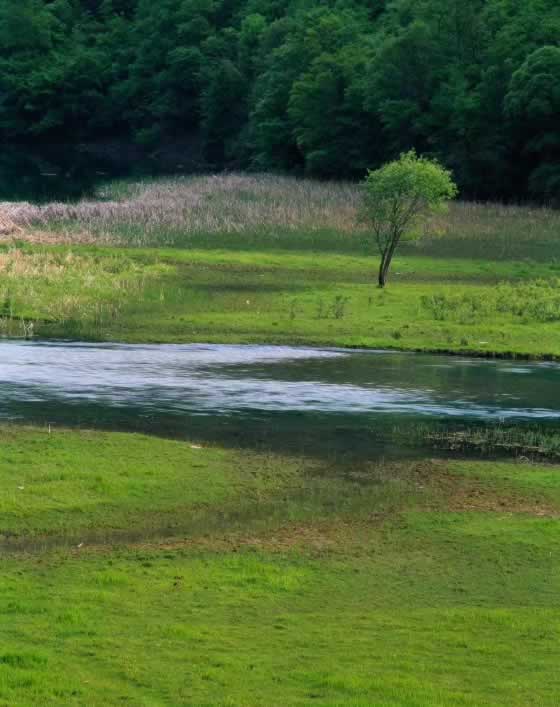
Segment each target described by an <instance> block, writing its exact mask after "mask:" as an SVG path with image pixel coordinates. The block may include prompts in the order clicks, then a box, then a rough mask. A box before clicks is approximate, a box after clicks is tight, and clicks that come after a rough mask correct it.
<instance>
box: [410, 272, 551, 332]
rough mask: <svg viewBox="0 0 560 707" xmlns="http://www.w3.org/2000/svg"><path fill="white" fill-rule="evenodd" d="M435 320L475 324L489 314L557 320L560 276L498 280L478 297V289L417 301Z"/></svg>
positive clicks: (442, 293)
mask: <svg viewBox="0 0 560 707" xmlns="http://www.w3.org/2000/svg"><path fill="white" fill-rule="evenodd" d="M420 303H421V306H422V308H423V309H424V310H426V311H427V312H429V313H430V315H431V316H432V318H433V319H435V320H437V321H456V322H458V323H460V324H474V323H476V322H479V321H481V320H482V319H484V318H487V317H489V316H495V315H497V314H509V315H511V316H512V317H515V318H517V319H519V320H521V322H523V323H530V322H541V323H545V322H556V321H560V279H559V278H551V279H549V280H532V281H529V282H523V283H514V284H512V283H507V282H504V283H501V284H499V285H498V286H497V287H495V288H493V289H492V290H489V291H487V292H486V293H485V295H484V297H481V296H480V294H479V293H477V292H459V293H447V292H436V293H434V294H431V295H424V296H423V297H422V298H421V300H420Z"/></svg>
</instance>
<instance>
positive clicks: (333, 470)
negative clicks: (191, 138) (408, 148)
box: [0, 174, 560, 707]
mask: <svg viewBox="0 0 560 707" xmlns="http://www.w3.org/2000/svg"><path fill="white" fill-rule="evenodd" d="M359 205H360V195H359V189H358V188H357V187H356V186H355V185H352V184H331V183H320V182H313V181H310V180H296V179H288V178H281V177H273V176H263V175H257V176H247V175H235V174H230V175H222V176H215V177H210V176H205V177H193V178H182V179H162V180H152V181H149V182H114V183H111V184H107V185H105V186H103V187H102V188H100V189H99V190H98V193H97V194H96V195H95V196H94V197H92V198H88V199H84V200H82V201H80V202H78V203H73V204H70V203H51V204H44V205H34V204H28V203H9V204H0V239H1V242H0V335H2V336H22V337H27V338H31V337H62V338H71V339H82V340H120V341H126V342H219V343H234V342H246V343H278V344H315V345H330V346H354V347H383V348H396V349H409V350H415V349H418V350H432V351H450V352H468V353H472V354H477V355H488V356H494V355H500V356H512V357H524V356H526V357H534V358H544V357H547V358H560V329H559V326H558V325H559V322H560V240H559V239H558V230H559V227H560V213H559V212H558V211H553V210H548V209H538V208H528V207H516V206H501V205H492V204H486V205H481V204H466V203H456V204H454V205H453V206H452V207H451V209H450V211H449V213H448V214H446V215H444V216H440V217H438V220H437V222H434V223H432V224H431V226H430V231H429V233H428V235H427V237H426V238H425V239H424V240H423V241H422V242H421V243H419V244H418V245H416V246H411V245H408V246H406V247H404V248H403V249H402V250H401V251H400V252H399V254H398V256H397V257H396V259H395V262H394V266H393V270H392V274H391V277H390V281H389V285H388V287H387V288H386V289H385V290H383V291H382V290H379V289H378V288H377V287H376V286H375V282H376V280H375V275H376V268H377V256H376V254H375V252H374V251H373V250H372V248H371V245H370V244H368V240H369V235H368V233H367V232H366V231H365V230H364V229H363V227H362V226H360V224H359V219H358V212H359ZM2 233H3V235H2ZM430 234H431V235H430ZM416 432H417V434H418V435H419V437H420V438H421V441H423V442H426V440H427V439H429V440H431V442H430V443H431V444H433V446H434V447H435V448H438V451H437V452H433V454H434V455H437V456H436V458H431V457H429V456H427V455H424V456H422V455H421V454H420V453H418V458H417V459H408V460H406V461H400V462H398V461H391V462H387V461H382V460H375V459H373V458H372V459H368V458H367V457H365V458H364V456H363V455H362V456H360V457H358V456H357V455H352V456H351V457H350V456H348V458H347V459H346V458H340V456H339V457H337V458H336V459H333V458H331V459H328V458H327V455H326V454H325V455H323V456H321V457H319V456H314V453H312V452H309V451H308V453H307V456H301V455H299V456H298V455H296V454H295V453H276V452H269V451H266V450H263V449H261V448H259V450H258V451H257V450H255V449H250V448H237V447H234V446H232V447H220V446H217V445H214V444H207V443H202V444H201V443H192V442H189V441H185V440H169V439H159V438H155V437H148V436H143V435H138V434H124V433H117V432H101V431H87V430H73V431H71V430H63V429H54V430H52V431H51V430H50V429H42V428H32V427H24V426H15V425H13V426H8V425H2V426H0V483H1V485H2V489H3V492H2V494H1V496H0V551H1V552H2V562H1V567H2V572H1V573H0V614H1V615H2V618H3V623H2V628H3V631H2V642H1V645H0V706H5V707H31V706H32V705H41V706H43V705H45V706H49V705H53V707H54V706H58V705H76V706H78V705H79V706H82V705H88V707H89V706H91V707H95V706H96V705H99V707H101V706H103V707H105V706H106V705H122V704H129V705H135V706H139V707H140V706H145V707H148V706H149V707H155V706H164V705H165V706H170V707H176V706H177V705H197V706H198V705H208V706H210V705H211V706H212V707H214V706H219V705H223V706H224V707H226V706H230V707H234V706H235V707H257V706H260V705H262V706H263V707H265V706H266V707H271V706H275V705H278V707H280V706H282V707H283V706H284V705H310V704H316V705H325V706H331V707H335V706H336V707H339V706H343V705H348V707H358V706H360V707H366V706H367V707H369V706H370V705H376V706H380V707H389V706H391V707H397V706H398V707H424V706H425V705H430V707H451V706H452V705H453V706H455V705H463V706H465V707H481V706H483V705H488V706H499V705H503V706H504V707H505V706H507V707H514V706H519V707H528V706H531V705H534V706H535V707H548V706H550V707H552V706H553V705H557V704H558V695H559V694H560V679H559V678H558V671H557V665H558V661H559V660H560V648H559V642H558V635H559V632H560V611H559V609H560V557H559V553H560V544H559V542H558V518H559V516H560V466H557V465H555V464H554V463H551V460H555V461H557V460H558V456H559V449H560V445H559V441H558V435H557V432H556V430H555V429H550V430H547V431H545V430H540V429H529V428H526V429H524V430H523V432H522V433H521V432H520V431H519V429H518V428H515V427H511V428H510V427H505V426H499V427H495V428H492V429H486V428H480V429H478V428H477V429H475V428H473V429H472V430H471V431H470V432H469V433H468V434H466V433H464V432H457V430H455V429H445V428H441V429H439V428H438V429H436V428H434V427H430V429H429V430H428V432H426V430H422V429H420V427H419V428H418V430H417V431H416ZM428 433H429V434H428ZM402 434H403V435H405V436H407V437H409V436H410V433H409V431H406V430H405V431H404V432H403V433H402ZM429 435H431V437H429ZM397 437H398V435H397ZM396 443H397V444H398V439H396ZM473 451H475V452H476V455H477V456H476V461H475V460H473V459H471V460H470V461H465V460H464V459H461V458H459V456H458V455H459V454H461V453H462V454H464V453H471V452H473ZM494 452H498V453H500V454H501V455H502V457H501V460H500V461H496V460H491V459H490V458H488V457H489V456H490V455H491V454H492V453H494ZM450 453H452V454H453V455H454V458H453V460H449V459H447V458H446V457H447V456H449V454H450ZM507 454H512V455H513V454H515V455H517V460H516V461H514V460H513V459H510V460H508V458H507V456H506V455H507ZM525 454H526V455H527V456H529V457H531V458H539V457H540V458H541V459H543V460H544V459H545V458H546V459H548V460H549V461H548V463H545V462H544V461H541V462H539V463H536V462H529V461H528V460H527V459H526V458H525V456H523V455H525ZM372 455H373V452H372ZM485 457H486V458H485Z"/></svg>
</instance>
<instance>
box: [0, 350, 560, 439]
mask: <svg viewBox="0 0 560 707" xmlns="http://www.w3.org/2000/svg"><path fill="white" fill-rule="evenodd" d="M0 417H1V418H2V419H4V420H13V421H18V422H33V423H39V424H51V425H82V426H95V427H101V428H114V429H124V430H138V431H145V432H151V433H155V434H164V435H173V436H180V437H190V438H193V439H194V438H197V439H206V440H212V441H219V442H225V443H231V442H238V443H240V444H243V445H261V444H264V445H267V444H268V445H270V446H283V447H289V448H290V449H292V450H298V451H301V450H302V449H306V448H307V447H309V448H312V447H313V448H314V447H320V448H322V449H323V450H324V451H325V452H330V451H332V450H333V449H334V448H336V450H337V451H344V450H345V449H347V450H348V452H355V451H356V450H357V449H362V451H363V450H367V449H369V448H370V447H371V445H372V434H373V435H374V436H375V435H376V433H377V438H378V439H377V442H376V444H377V445H378V446H379V444H380V442H379V439H383V436H384V435H383V434H382V432H383V430H384V429H388V428H389V427H391V426H395V425H399V424H402V423H406V422H411V421H412V422H413V421H415V420H424V421H426V420H438V421H440V420H448V421H454V422H465V423H467V424H468V423H478V424H480V423H481V422H484V421H486V422H498V421H505V422H507V423H509V424H513V423H518V424H523V423H527V422H540V423H545V424H554V423H555V422H557V421H560V366H559V365H557V364H553V363H518V362H506V361H489V360H482V359H468V358H458V357H444V356H430V355H421V354H409V353H394V352H372V351H367V352H366V351H345V350H336V349H312V348H293V347H283V346H275V347H273V346H225V345H120V344H80V343H48V342H21V341H4V342H0Z"/></svg>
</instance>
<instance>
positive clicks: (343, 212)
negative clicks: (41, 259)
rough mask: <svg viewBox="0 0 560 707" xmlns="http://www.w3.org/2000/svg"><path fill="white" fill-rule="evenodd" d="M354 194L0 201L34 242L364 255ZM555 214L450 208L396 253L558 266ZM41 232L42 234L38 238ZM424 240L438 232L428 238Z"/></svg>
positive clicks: (276, 180) (171, 185) (149, 188)
mask: <svg viewBox="0 0 560 707" xmlns="http://www.w3.org/2000/svg"><path fill="white" fill-rule="evenodd" d="M360 203H361V190H360V186H359V185H357V184H352V183H348V182H320V181H316V180H310V179H297V178H292V177H281V176H274V175H267V174H259V175H244V174H221V175H215V176H196V177H176V178H164V179H153V180H149V181H137V182H126V181H119V182H113V183H109V184H107V185H105V186H104V187H102V188H100V189H99V191H98V195H97V198H96V199H85V200H82V201H80V202H78V203H76V204H67V203H51V204H46V205H42V206H39V205H35V204H31V203H10V204H0V212H1V213H3V214H5V216H6V217H7V218H9V219H11V221H13V222H14V223H15V224H16V225H18V226H19V227H21V228H24V229H26V230H27V232H28V233H31V234H34V235H35V237H37V238H39V239H42V238H44V239H47V240H48V234H50V237H51V238H52V239H58V240H63V241H68V242H75V241H76V240H81V241H84V240H85V241H92V242H101V243H115V244H122V245H145V246H166V245H167V246H178V247H198V248H200V247H202V248H204V247H213V248H214V247H219V248H244V249H250V248H282V249H294V250H297V249H303V250H309V249H311V250H324V251H334V252H342V253H352V252H363V251H366V250H368V248H369V246H368V240H369V238H368V234H367V231H365V230H364V228H363V227H362V226H360V225H359V223H358V212H359V208H360ZM559 231H560V211H555V210H552V209H545V208H536V207H522V206H504V205H500V204H477V203H461V202H458V203H456V204H453V205H452V206H451V209H450V210H449V212H448V213H447V214H445V215H443V216H439V217H438V218H437V220H435V221H434V222H433V223H432V224H430V226H429V228H428V229H427V237H426V238H425V239H424V240H423V241H422V242H421V243H420V244H418V245H415V246H413V245H409V246H405V247H404V252H409V253H411V252H415V253H419V254H426V255H431V256H436V257H437V256H442V257H443V256H444V257H468V258H473V257H476V258H482V259H494V260H512V259H523V258H527V259H534V260H549V259H551V258H558V259H560V239H559V238H558V233H559ZM46 234H47V235H46ZM430 234H438V235H437V236H436V235H433V236H430Z"/></svg>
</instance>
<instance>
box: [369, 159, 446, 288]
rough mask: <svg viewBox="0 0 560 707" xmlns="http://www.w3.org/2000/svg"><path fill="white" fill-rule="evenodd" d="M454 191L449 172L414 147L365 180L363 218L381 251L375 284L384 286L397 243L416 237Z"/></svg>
mask: <svg viewBox="0 0 560 707" xmlns="http://www.w3.org/2000/svg"><path fill="white" fill-rule="evenodd" d="M456 195H457V187H456V185H455V183H454V181H453V179H452V177H451V173H450V172H449V171H448V170H446V169H444V168H443V167H442V166H441V165H440V164H439V163H438V162H437V161H435V160H431V159H428V158H426V157H419V156H418V155H417V154H416V152H414V150H412V151H410V152H406V153H404V154H402V155H401V156H400V158H399V159H398V160H395V161H394V162H389V163H388V164H386V165H384V166H383V167H380V168H379V169H376V170H370V171H369V172H368V176H367V177H366V181H365V196H364V208H363V218H364V221H365V222H366V223H367V224H368V226H369V227H370V228H371V230H372V232H373V236H374V239H375V243H376V245H377V248H378V250H379V254H380V255H381V261H380V264H379V278H378V282H379V286H380V287H385V283H386V281H387V275H388V272H389V268H390V266H391V261H392V259H393V256H394V254H395V251H396V249H397V247H398V245H399V243H400V242H401V241H402V240H404V239H408V240H416V239H418V238H420V237H421V235H422V230H421V229H422V226H424V225H425V224H426V221H427V219H428V218H429V216H430V215H431V214H433V213H435V212H437V211H441V210H442V209H445V207H446V204H447V202H448V201H450V200H451V199H453V198H454V197H455V196H456Z"/></svg>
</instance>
